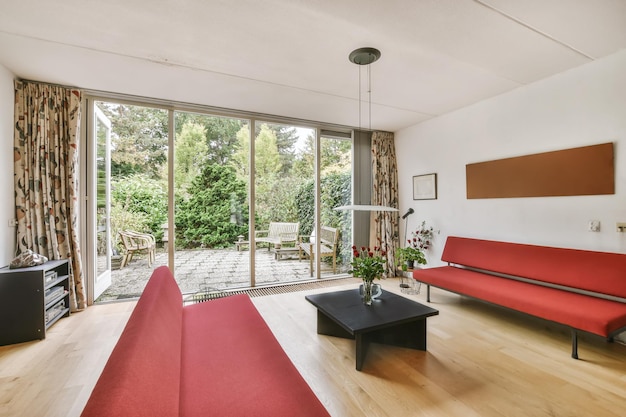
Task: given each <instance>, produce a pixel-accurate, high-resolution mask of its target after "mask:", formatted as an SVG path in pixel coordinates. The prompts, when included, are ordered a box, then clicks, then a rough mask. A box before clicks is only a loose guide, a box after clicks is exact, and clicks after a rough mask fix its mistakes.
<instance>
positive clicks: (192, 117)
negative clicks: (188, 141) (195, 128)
mask: <svg viewBox="0 0 626 417" xmlns="http://www.w3.org/2000/svg"><path fill="white" fill-rule="evenodd" d="M187 123H195V124H199V125H202V126H203V127H204V130H205V142H206V146H207V154H206V159H207V161H208V162H210V163H213V164H219V165H224V164H227V163H229V162H230V160H231V157H232V155H233V153H234V152H235V149H236V148H237V144H238V139H237V132H239V130H240V129H241V128H242V126H244V125H246V124H247V122H246V121H244V120H240V119H233V118H230V117H218V116H208V115H205V114H196V113H188V112H177V113H176V135H177V136H178V135H179V134H180V133H181V131H182V126H185V124H187Z"/></svg>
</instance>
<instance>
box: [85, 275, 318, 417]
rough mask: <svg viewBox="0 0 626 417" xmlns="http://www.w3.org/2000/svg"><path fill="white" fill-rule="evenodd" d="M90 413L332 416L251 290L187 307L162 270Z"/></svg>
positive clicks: (103, 378)
mask: <svg viewBox="0 0 626 417" xmlns="http://www.w3.org/2000/svg"><path fill="white" fill-rule="evenodd" d="M81 415H82V416H83V417H92V416H107V417H122V416H124V417H126V416H134V417H136V416H150V417H158V416H164V417H165V416H167V417H171V416H229V417H230V416H268V417H269V416H272V417H275V416H311V417H313V416H316V417H317V416H328V415H329V414H328V412H327V411H326V409H325V408H324V406H323V405H322V404H321V402H320V401H319V400H318V398H317V397H316V396H315V394H314V393H313V391H312V390H311V388H310V387H309V385H308V384H307V383H306V381H305V380H304V379H303V378H302V376H301V375H300V373H299V372H298V370H297V369H296V368H295V366H294V365H293V363H292V362H291V360H290V359H289V358H288V356H287V355H286V354H285V352H284V350H283V349H282V347H281V346H280V344H279V343H278V341H277V340H276V338H275V337H274V335H273V334H272V332H271V330H270V328H269V327H268V326H267V324H266V323H265V321H264V320H263V318H262V317H261V315H260V314H259V312H258V311H257V309H256V308H255V307H254V304H252V301H251V300H250V298H249V296H248V295H245V294H241V295H233V296H229V297H224V298H220V299H216V300H211V301H206V302H203V303H197V304H191V305H185V306H183V299H182V294H181V292H180V289H179V287H178V285H177V284H176V281H175V280H174V277H173V276H172V274H171V272H170V270H169V269H168V268H167V267H165V266H162V267H159V268H157V269H155V270H154V272H153V274H152V276H151V278H150V280H149V281H148V284H147V285H146V288H145V290H144V292H143V294H142V296H141V297H140V299H139V301H138V302H137V305H136V307H135V309H134V310H133V313H132V314H131V316H130V318H129V320H128V323H127V324H126V327H125V328H124V331H123V332H122V335H121V336H120V339H119V341H118V342H117V344H116V346H115V348H114V349H113V352H112V353H111V356H110V357H109V359H108V361H107V363H106V365H105V367H104V370H103V371H102V374H101V375H100V378H99V379H98V382H97V383H96V386H95V388H94V390H93V392H92V393H91V397H90V398H89V400H88V402H87V405H86V407H85V409H84V410H83V412H82V414H81Z"/></svg>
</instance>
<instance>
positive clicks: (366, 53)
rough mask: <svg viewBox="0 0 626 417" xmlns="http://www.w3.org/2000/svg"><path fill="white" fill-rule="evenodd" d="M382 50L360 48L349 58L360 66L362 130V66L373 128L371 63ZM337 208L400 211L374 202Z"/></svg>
mask: <svg viewBox="0 0 626 417" xmlns="http://www.w3.org/2000/svg"><path fill="white" fill-rule="evenodd" d="M378 58H380V51H379V50H378V49H376V48H359V49H355V50H354V51H352V52H350V55H348V59H349V60H350V62H352V63H353V64H356V65H358V66H359V131H361V130H362V125H361V107H362V105H361V101H362V100H361V84H362V83H361V67H362V66H363V65H367V95H368V97H367V103H368V129H369V130H372V74H371V71H370V64H371V63H373V62H376V61H378ZM335 210H353V211H398V209H397V208H394V207H387V206H378V205H373V204H350V205H347V206H339V207H335Z"/></svg>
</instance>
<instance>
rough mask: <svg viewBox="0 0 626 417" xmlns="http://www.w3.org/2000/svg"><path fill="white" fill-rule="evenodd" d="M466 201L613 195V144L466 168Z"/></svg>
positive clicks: (489, 162) (521, 157) (541, 154)
mask: <svg viewBox="0 0 626 417" xmlns="http://www.w3.org/2000/svg"><path fill="white" fill-rule="evenodd" d="M466 181H467V198H468V199H475V198H514V197H548V196H571V195H598V194H615V168H614V157H613V143H604V144H601V145H593V146H584V147H582V148H573V149H565V150H561V151H554V152H545V153H538V154H534V155H526V156H519V157H515V158H506V159H499V160H496V161H487V162H480V163H476V164H468V165H466Z"/></svg>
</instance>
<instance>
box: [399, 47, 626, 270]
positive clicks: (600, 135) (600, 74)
mask: <svg viewBox="0 0 626 417" xmlns="http://www.w3.org/2000/svg"><path fill="white" fill-rule="evenodd" d="M395 138H396V152H397V155H398V170H399V179H400V211H401V212H402V213H404V212H406V210H407V209H408V208H409V207H413V208H414V209H415V211H416V213H415V214H413V215H411V216H409V217H408V220H409V235H410V231H411V229H415V227H416V226H417V225H418V224H419V223H420V222H421V221H422V220H426V221H427V223H428V224H430V225H433V226H434V227H435V228H436V229H439V230H440V231H441V233H440V235H438V236H436V242H435V247H434V248H433V250H431V251H429V252H430V253H429V254H428V260H429V265H430V266H437V265H440V264H441V262H440V261H439V259H440V257H441V250H442V248H443V244H444V243H445V238H446V237H447V236H448V235H456V236H467V237H476V238H485V239H494V240H505V241H513V242H522V243H531V244H540V245H550V246H560V247H571V248H579V249H591V250H604V251H609V252H621V253H625V252H626V233H616V231H615V223H616V222H626V50H625V51H622V52H620V53H617V54H614V55H612V56H609V57H607V58H604V59H601V60H598V61H595V62H592V63H589V64H587V65H585V66H582V67H579V68H577V69H574V70H571V71H568V72H565V73H562V74H559V75H557V76H554V77H551V78H549V79H546V80H543V81H540V82H537V83H533V84H531V85H528V86H525V87H522V88H519V89H516V90H514V91H512V92H510V93H507V94H504V95H501V96H498V97H495V98H493V99H490V100H486V101H483V102H480V103H478V104H475V105H473V106H470V107H466V108H464V109H460V110H458V111H456V112H453V113H450V114H448V115H445V116H441V117H439V118H436V119H433V120H430V121H427V122H425V123H421V124H419V125H415V126H412V127H410V128H407V129H403V130H401V131H399V132H396V134H395ZM606 142H613V143H614V144H615V187H616V188H615V194H614V195H605V196H580V197H579V196H574V197H546V198H543V197H535V198H512V199H480V200H468V199H466V188H465V165H466V164H468V163H475V162H483V161H489V160H494V159H500V158H507V157H513V156H521V155H528V154H534V153H539V152H547V151H553V150H560V149H568V148H575V147H580V146H587V145H594V144H600V143H606ZM580 169H585V167H584V166H581V167H580ZM433 172H435V173H437V176H438V198H437V200H418V201H414V200H413V197H412V177H413V176H414V175H421V174H428V173H433ZM590 220H600V222H601V231H600V232H589V231H587V224H588V222H589V221H590ZM404 227H405V225H404V223H403V222H401V235H403V234H404Z"/></svg>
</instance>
